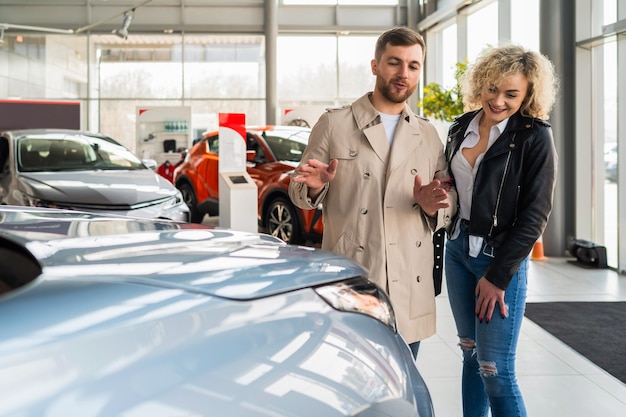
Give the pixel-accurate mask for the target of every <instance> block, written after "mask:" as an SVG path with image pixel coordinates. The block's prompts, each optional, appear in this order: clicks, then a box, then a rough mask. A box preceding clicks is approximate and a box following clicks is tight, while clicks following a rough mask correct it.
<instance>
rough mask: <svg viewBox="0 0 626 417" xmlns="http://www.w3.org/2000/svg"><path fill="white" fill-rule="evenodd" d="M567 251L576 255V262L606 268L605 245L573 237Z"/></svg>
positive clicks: (591, 266)
mask: <svg viewBox="0 0 626 417" xmlns="http://www.w3.org/2000/svg"><path fill="white" fill-rule="evenodd" d="M569 253H570V254H572V256H575V257H576V262H575V263H576V264H578V265H580V266H584V267H588V268H600V269H603V268H607V261H606V247H605V246H600V245H596V244H595V243H593V242H589V241H588V240H583V239H574V240H573V241H572V242H571V244H570V247H569Z"/></svg>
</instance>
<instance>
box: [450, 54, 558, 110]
mask: <svg viewBox="0 0 626 417" xmlns="http://www.w3.org/2000/svg"><path fill="white" fill-rule="evenodd" d="M520 73H521V74H523V75H524V76H526V78H527V79H528V91H527V92H526V97H525V98H524V101H523V103H522V106H521V107H520V112H521V113H522V114H523V115H524V116H529V117H536V118H539V119H547V118H548V117H549V115H550V112H551V111H552V107H553V106H554V102H555V100H556V94H557V91H558V79H557V76H556V73H555V70H554V65H553V64H552V62H550V60H549V59H548V58H546V57H545V56H543V55H542V54H540V53H538V52H535V51H531V50H528V49H525V48H524V47H522V46H519V45H505V46H500V47H488V48H486V49H485V50H483V51H482V52H481V54H480V55H479V56H478V58H477V60H476V62H475V63H474V64H473V65H470V66H468V68H467V71H466V72H465V73H464V74H463V76H462V78H461V80H460V81H461V91H462V94H463V104H464V105H465V109H466V110H476V109H479V108H481V107H482V104H481V95H482V92H483V91H485V90H486V89H487V88H489V87H490V86H497V85H498V84H500V82H501V81H502V80H503V79H504V78H507V77H509V76H512V75H516V74H520Z"/></svg>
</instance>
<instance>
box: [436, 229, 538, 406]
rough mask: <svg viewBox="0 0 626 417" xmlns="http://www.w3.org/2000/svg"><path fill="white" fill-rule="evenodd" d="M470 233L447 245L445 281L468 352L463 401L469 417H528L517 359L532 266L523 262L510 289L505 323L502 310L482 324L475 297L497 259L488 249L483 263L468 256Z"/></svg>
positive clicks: (463, 347) (481, 255) (482, 256)
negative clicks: (480, 281)
mask: <svg viewBox="0 0 626 417" xmlns="http://www.w3.org/2000/svg"><path fill="white" fill-rule="evenodd" d="M468 251H469V243H468V234H467V227H466V226H461V233H460V235H459V236H458V237H457V238H456V239H454V240H448V241H447V243H446V254H445V257H444V260H445V269H444V271H445V275H446V284H447V290H448V297H449V299H450V306H451V308H452V313H453V315H454V320H455V322H456V328H457V334H458V336H459V339H460V343H459V346H460V347H461V350H462V351H463V374H462V384H461V390H462V398H463V416H464V417H486V416H487V415H488V412H489V409H490V408H491V415H492V417H526V407H525V405H524V400H523V398H522V394H521V392H520V389H519V386H518V383H517V377H516V375H515V355H516V349H517V342H518V339H519V334H520V329H521V326H522V320H523V318H524V310H525V306H526V289H527V276H528V262H529V259H528V258H526V259H525V260H524V261H522V263H521V265H520V267H519V269H518V270H517V272H516V273H515V275H514V276H513V279H512V280H511V283H510V284H509V286H508V287H507V289H506V291H505V295H504V301H505V303H506V304H507V305H508V308H509V312H508V313H509V315H508V317H506V318H505V319H503V318H502V315H501V313H500V305H499V304H497V305H496V307H495V309H494V311H493V315H492V317H491V321H490V322H489V323H487V322H486V321H485V320H483V321H482V323H481V322H479V321H478V319H477V318H476V313H475V308H476V297H475V295H474V291H475V289H476V284H477V283H478V280H479V279H480V278H481V277H482V276H483V274H484V272H485V271H486V270H487V268H488V267H489V265H490V264H491V262H492V260H493V255H495V253H494V251H493V248H491V247H490V246H487V247H486V248H485V247H483V250H482V251H481V252H480V253H479V255H478V257H476V258H472V257H470V256H469V255H468V253H469V252H468Z"/></svg>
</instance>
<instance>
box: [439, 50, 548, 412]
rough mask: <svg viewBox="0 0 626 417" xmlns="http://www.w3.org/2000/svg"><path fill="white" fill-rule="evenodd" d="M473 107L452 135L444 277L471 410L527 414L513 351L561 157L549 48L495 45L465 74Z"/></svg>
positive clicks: (465, 401) (465, 88) (465, 397)
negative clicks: (453, 199) (454, 205)
mask: <svg viewBox="0 0 626 417" xmlns="http://www.w3.org/2000/svg"><path fill="white" fill-rule="evenodd" d="M462 88H463V97H464V103H465V106H466V108H467V109H469V110H470V111H468V112H467V113H465V114H463V115H462V116H460V117H458V118H457V119H456V120H455V122H454V124H453V125H452V126H451V127H450V130H449V132H448V143H447V146H446V159H447V161H448V164H449V166H450V170H451V174H452V176H453V178H454V181H455V185H456V189H457V193H458V212H457V215H456V218H455V220H454V221H453V222H452V226H451V227H450V228H449V229H448V242H447V244H446V257H445V259H446V260H445V274H446V282H447V288H448V296H449V299H450V305H451V307H452V312H453V315H454V319H455V322H456V327H457V332H458V336H459V339H460V346H461V349H462V351H463V376H462V396H463V415H464V417H474V416H487V415H488V412H489V409H490V408H491V413H492V416H493V417H514V416H522V417H524V416H526V409H525V406H524V401H523V399H522V395H521V392H520V389H519V386H518V384H517V378H516V375H515V351H516V346H517V341H518V338H519V333H520V328H521V325H522V319H523V317H524V309H525V303H526V281H527V271H528V262H529V254H530V252H531V250H532V247H533V245H534V243H535V241H536V240H537V239H538V238H539V237H540V236H541V234H542V233H543V230H544V228H545V226H546V223H547V221H548V216H549V214H550V211H551V209H552V197H553V192H554V185H555V180H556V164H557V161H556V159H557V157H556V151H555V148H554V142H553V139H552V131H551V128H550V125H549V124H548V123H547V122H546V121H545V120H544V119H546V118H547V117H548V115H549V113H550V111H551V109H552V106H553V104H554V100H555V95H556V90H557V79H556V76H555V73H554V67H553V65H552V64H551V63H550V61H549V60H548V59H547V58H545V57H544V56H543V55H541V54H538V53H536V52H532V51H528V50H526V49H524V48H522V47H520V46H504V47H499V48H490V49H487V50H486V51H484V52H483V53H482V55H481V56H479V57H478V60H477V61H476V62H475V64H474V65H471V66H470V67H469V68H468V70H467V72H466V73H465V75H464V79H463V82H462Z"/></svg>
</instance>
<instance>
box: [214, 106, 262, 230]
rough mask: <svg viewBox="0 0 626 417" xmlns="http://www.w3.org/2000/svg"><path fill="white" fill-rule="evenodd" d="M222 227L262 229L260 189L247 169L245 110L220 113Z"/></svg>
mask: <svg viewBox="0 0 626 417" xmlns="http://www.w3.org/2000/svg"><path fill="white" fill-rule="evenodd" d="M219 119H220V127H219V135H220V142H219V154H220V160H219V174H220V176H219V195H220V203H219V204H220V226H221V227H225V228H229V229H235V230H243V231H246V232H258V230H259V225H258V189H257V186H256V183H255V182H254V181H253V180H252V178H251V177H250V175H248V172H247V171H246V129H245V115H244V114H242V113H220V114H219Z"/></svg>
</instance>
